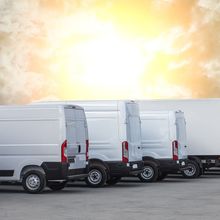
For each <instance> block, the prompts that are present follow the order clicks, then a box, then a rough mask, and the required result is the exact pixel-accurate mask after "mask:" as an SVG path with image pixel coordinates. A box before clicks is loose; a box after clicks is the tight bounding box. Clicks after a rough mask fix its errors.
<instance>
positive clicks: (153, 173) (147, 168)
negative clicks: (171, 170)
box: [138, 163, 159, 182]
mask: <svg viewBox="0 0 220 220" xmlns="http://www.w3.org/2000/svg"><path fill="white" fill-rule="evenodd" d="M158 175H159V171H158V168H157V165H156V164H155V163H147V164H145V165H144V169H143V170H142V172H141V173H139V174H138V178H139V179H140V181H141V182H155V181H156V180H157V178H158Z"/></svg>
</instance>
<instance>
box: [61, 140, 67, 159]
mask: <svg viewBox="0 0 220 220" xmlns="http://www.w3.org/2000/svg"><path fill="white" fill-rule="evenodd" d="M61 162H63V163H67V162H68V158H67V140H65V141H64V142H63V144H62V145H61Z"/></svg>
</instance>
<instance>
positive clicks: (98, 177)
mask: <svg viewBox="0 0 220 220" xmlns="http://www.w3.org/2000/svg"><path fill="white" fill-rule="evenodd" d="M106 180H107V173H106V171H105V167H104V166H103V165H101V164H96V165H92V166H91V167H90V169H89V175H88V177H87V178H86V179H85V181H86V183H87V185H88V186H90V187H102V186H104V185H105V183H106Z"/></svg>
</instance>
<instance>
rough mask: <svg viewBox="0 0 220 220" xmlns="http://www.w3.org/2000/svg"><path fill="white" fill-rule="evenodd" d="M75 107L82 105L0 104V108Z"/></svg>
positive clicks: (78, 107)
mask: <svg viewBox="0 0 220 220" xmlns="http://www.w3.org/2000/svg"><path fill="white" fill-rule="evenodd" d="M60 107H63V108H74V109H82V110H83V108H82V107H80V106H77V105H67V104H41V103H37V104H33V105H32V104H31V105H0V110H1V109H4V110H5V109H22V108H23V109H31V108H39V109H40V108H44V109H45V108H47V109H57V108H60Z"/></svg>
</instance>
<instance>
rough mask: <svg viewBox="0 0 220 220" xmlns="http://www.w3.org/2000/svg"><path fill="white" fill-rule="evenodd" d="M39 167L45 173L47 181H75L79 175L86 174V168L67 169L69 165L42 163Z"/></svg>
mask: <svg viewBox="0 0 220 220" xmlns="http://www.w3.org/2000/svg"><path fill="white" fill-rule="evenodd" d="M41 167H42V168H43V169H44V171H45V173H46V178H47V180H68V179H69V178H71V179H73V177H74V178H75V179H77V178H78V176H80V175H87V174H88V166H86V167H85V168H81V169H69V163H60V162H44V163H43V164H42V165H41ZM79 178H81V177H79Z"/></svg>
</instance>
